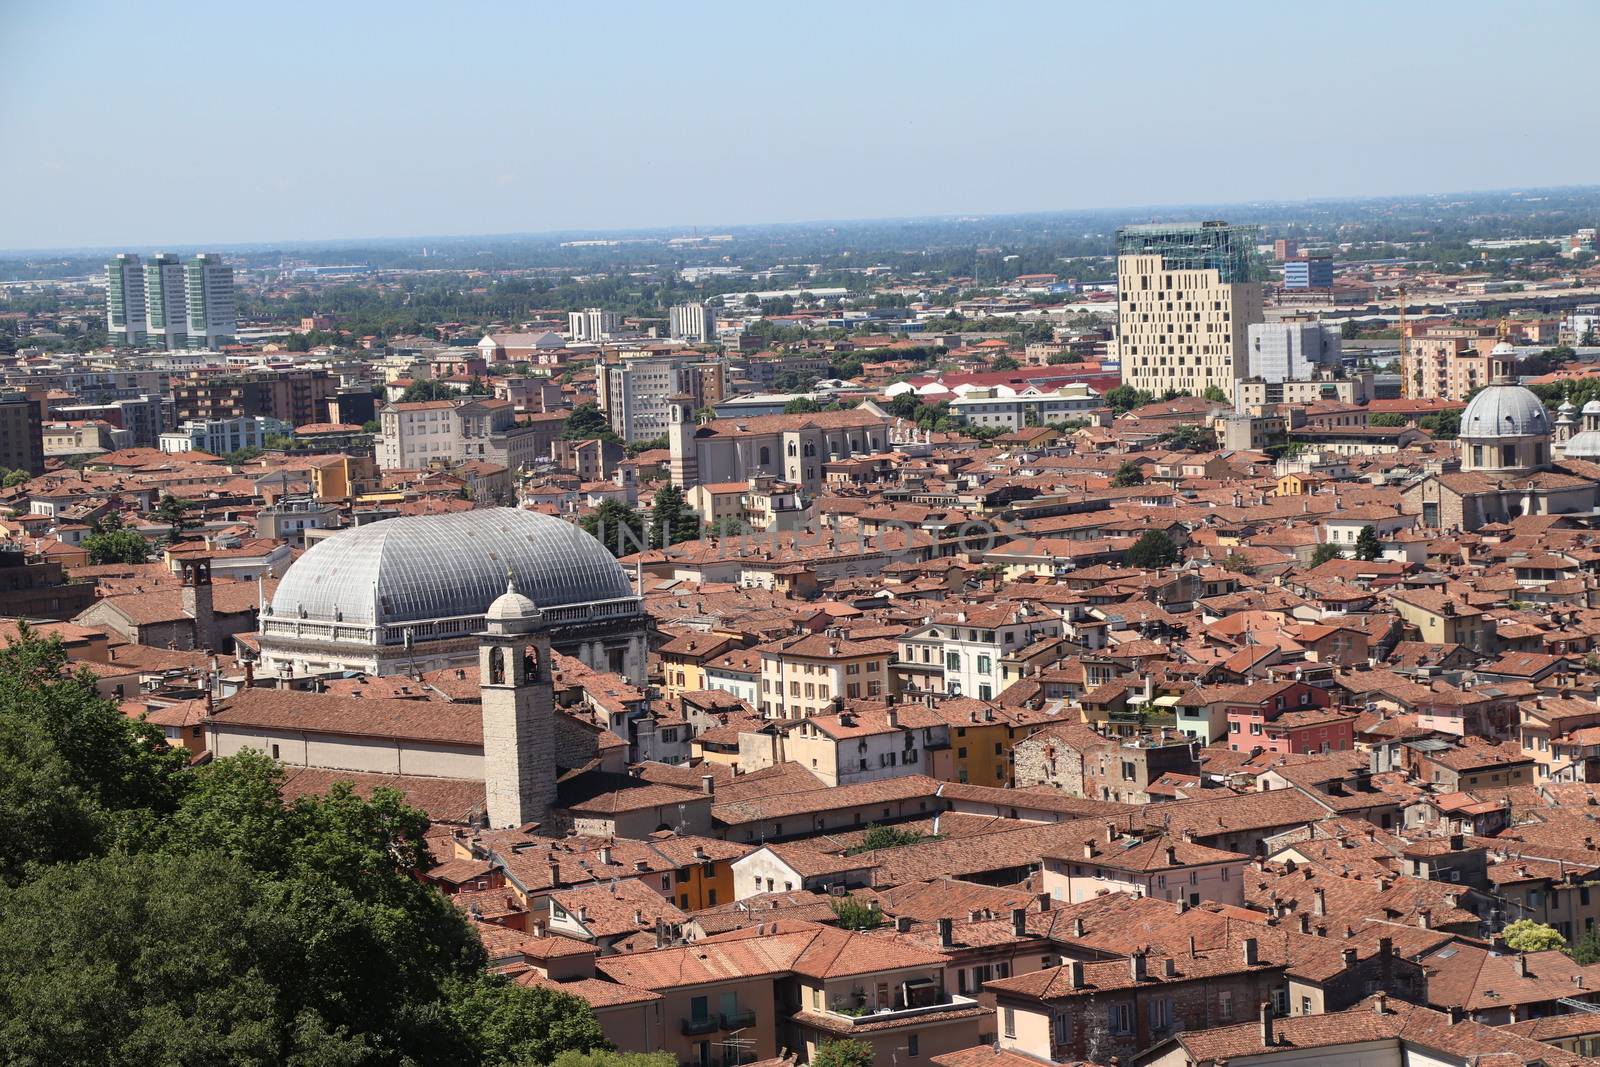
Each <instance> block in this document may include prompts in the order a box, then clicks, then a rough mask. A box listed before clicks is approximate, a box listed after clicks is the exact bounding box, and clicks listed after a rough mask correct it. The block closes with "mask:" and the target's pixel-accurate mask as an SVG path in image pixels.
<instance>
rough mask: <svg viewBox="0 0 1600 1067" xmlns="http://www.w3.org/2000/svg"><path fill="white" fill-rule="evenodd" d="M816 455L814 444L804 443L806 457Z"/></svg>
mask: <svg viewBox="0 0 1600 1067" xmlns="http://www.w3.org/2000/svg"><path fill="white" fill-rule="evenodd" d="M816 454H817V446H816V445H815V444H813V443H812V442H810V441H807V442H806V455H808V456H814V455H816Z"/></svg>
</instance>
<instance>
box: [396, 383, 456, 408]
mask: <svg viewBox="0 0 1600 1067" xmlns="http://www.w3.org/2000/svg"><path fill="white" fill-rule="evenodd" d="M460 395H461V394H460V393H458V392H456V391H455V390H454V389H452V388H450V387H449V386H448V385H446V384H444V383H443V382H441V381H435V380H434V379H432V378H424V379H422V380H421V381H419V382H412V383H411V384H410V385H408V386H406V389H405V392H403V393H401V394H400V403H402V404H416V403H420V402H422V401H426V400H453V399H454V398H456V397H458V396H460Z"/></svg>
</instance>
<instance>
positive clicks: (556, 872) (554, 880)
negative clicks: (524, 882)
mask: <svg viewBox="0 0 1600 1067" xmlns="http://www.w3.org/2000/svg"><path fill="white" fill-rule="evenodd" d="M550 884H551V885H553V886H554V885H560V884H561V864H560V863H559V862H557V861H556V858H555V857H554V856H551V857H550Z"/></svg>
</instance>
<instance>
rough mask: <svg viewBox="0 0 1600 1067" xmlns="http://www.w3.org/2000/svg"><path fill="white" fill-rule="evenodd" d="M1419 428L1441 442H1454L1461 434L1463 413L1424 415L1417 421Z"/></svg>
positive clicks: (1450, 412) (1451, 412) (1446, 412)
mask: <svg viewBox="0 0 1600 1067" xmlns="http://www.w3.org/2000/svg"><path fill="white" fill-rule="evenodd" d="M1417 426H1418V427H1419V428H1421V429H1424V430H1427V431H1428V432H1429V433H1431V434H1433V436H1434V437H1436V438H1438V439H1439V440H1441V441H1453V440H1455V439H1456V438H1457V437H1458V436H1460V434H1461V412H1460V411H1441V412H1438V413H1437V414H1433V415H1424V416H1422V418H1420V419H1418V420H1417Z"/></svg>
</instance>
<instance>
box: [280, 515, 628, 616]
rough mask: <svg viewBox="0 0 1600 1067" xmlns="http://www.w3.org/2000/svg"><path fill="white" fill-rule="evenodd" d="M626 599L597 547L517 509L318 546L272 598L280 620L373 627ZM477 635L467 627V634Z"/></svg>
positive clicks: (615, 567)
mask: <svg viewBox="0 0 1600 1067" xmlns="http://www.w3.org/2000/svg"><path fill="white" fill-rule="evenodd" d="M508 574H509V575H510V577H511V579H512V580H513V582H514V583H515V586H516V589H517V590H525V591H526V592H525V593H523V592H517V593H514V596H515V600H513V601H510V602H508V603H507V605H506V606H505V607H504V610H507V611H511V610H513V609H514V610H517V611H522V610H526V609H525V608H524V607H523V605H522V602H524V601H526V602H527V604H528V605H530V606H534V610H536V611H538V610H541V609H542V610H543V611H544V612H546V613H548V612H550V611H551V609H553V608H560V607H565V606H569V605H586V604H593V603H596V602H601V601H612V600H622V599H626V598H631V597H632V596H633V595H634V594H633V586H632V583H631V582H630V581H629V580H628V573H627V571H625V570H623V568H622V565H621V564H619V563H618V562H617V561H616V559H615V558H613V557H612V555H611V553H609V552H607V551H606V550H605V547H604V546H602V545H601V544H600V542H599V541H596V540H595V539H594V538H593V537H590V536H589V535H588V534H587V533H584V532H583V531H582V530H580V529H578V527H576V526H574V525H573V524H572V523H569V522H563V521H562V520H560V519H557V518H552V517H551V516H549V515H540V514H537V513H535V512H532V511H523V510H520V509H516V508H482V509H479V510H476V511H464V512H459V513H456V514H451V515H419V516H411V517H406V518H397V519H384V520H383V521H381V522H374V523H371V524H369V525H366V526H358V527H356V528H355V529H352V530H346V531H344V532H343V533H338V534H335V535H334V536H332V537H330V538H328V539H326V540H324V541H320V542H318V543H317V544H316V545H313V546H312V547H311V548H310V549H309V550H308V551H307V552H306V553H305V555H303V556H301V557H300V558H299V559H297V560H295V562H294V563H293V564H292V565H291V566H290V567H289V570H288V573H287V574H285V575H284V577H283V581H281V582H279V583H278V588H277V590H276V592H274V594H273V597H272V607H271V609H270V610H271V615H272V616H275V617H277V618H279V619H285V620H288V619H296V618H298V619H305V620H316V621H323V622H342V623H356V624H366V625H377V626H394V625H396V624H408V623H414V622H415V623H422V622H436V621H438V620H448V619H462V620H465V619H473V618H476V617H481V616H483V615H484V613H485V612H487V611H488V610H489V609H490V606H491V605H492V604H495V603H496V602H497V600H504V599H505V596H504V595H503V594H505V593H506V579H507V575H508ZM474 628H475V627H474Z"/></svg>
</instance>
